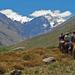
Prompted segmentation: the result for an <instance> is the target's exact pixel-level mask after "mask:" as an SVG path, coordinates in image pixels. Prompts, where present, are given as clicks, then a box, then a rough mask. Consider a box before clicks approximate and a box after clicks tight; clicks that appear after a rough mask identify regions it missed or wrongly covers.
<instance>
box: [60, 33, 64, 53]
mask: <svg viewBox="0 0 75 75" xmlns="http://www.w3.org/2000/svg"><path fill="white" fill-rule="evenodd" d="M64 36H65V35H64V34H63V33H61V35H60V36H59V48H60V50H61V51H62V52H64V51H63V50H64Z"/></svg>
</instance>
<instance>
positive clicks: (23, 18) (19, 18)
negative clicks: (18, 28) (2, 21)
mask: <svg viewBox="0 0 75 75" xmlns="http://www.w3.org/2000/svg"><path fill="white" fill-rule="evenodd" d="M0 13H3V14H5V15H6V16H7V17H8V18H10V19H12V20H16V21H20V22H21V23H23V22H28V21H31V20H32V19H31V18H28V17H27V16H22V15H19V14H18V13H16V12H14V11H12V10H11V9H6V10H0Z"/></svg>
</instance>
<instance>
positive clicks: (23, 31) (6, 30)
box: [0, 9, 71, 45]
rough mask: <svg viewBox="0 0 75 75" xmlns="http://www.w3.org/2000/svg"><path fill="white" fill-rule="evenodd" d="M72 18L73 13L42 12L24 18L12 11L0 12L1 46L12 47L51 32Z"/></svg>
mask: <svg viewBox="0 0 75 75" xmlns="http://www.w3.org/2000/svg"><path fill="white" fill-rule="evenodd" d="M70 16H71V12H69V11H65V12H62V13H61V12H60V11H51V10H40V11H35V12H33V13H32V14H30V15H28V17H27V16H22V15H19V14H17V13H16V12H13V11H12V10H10V9H7V10H0V38H1V39H0V44H3V45H10V44H14V43H16V42H20V41H21V40H24V39H27V38H31V37H34V36H37V35H40V34H44V33H47V32H49V31H51V30H52V29H53V28H54V27H56V26H58V25H59V24H61V23H63V22H64V21H66V20H67V18H69V17H70Z"/></svg>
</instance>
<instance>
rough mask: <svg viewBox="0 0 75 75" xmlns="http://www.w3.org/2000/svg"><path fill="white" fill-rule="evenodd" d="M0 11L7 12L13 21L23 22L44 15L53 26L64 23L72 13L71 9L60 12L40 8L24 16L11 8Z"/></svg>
mask: <svg viewBox="0 0 75 75" xmlns="http://www.w3.org/2000/svg"><path fill="white" fill-rule="evenodd" d="M0 13H2V14H5V15H6V16H7V17H8V18H10V19H11V20H13V21H19V22H21V23H25V22H30V21H31V20H32V19H34V18H35V17H40V16H44V17H45V18H47V19H48V21H49V22H50V25H51V26H52V27H55V26H57V25H59V24H61V23H63V22H64V21H66V19H67V18H68V17H69V16H71V14H72V13H71V12H70V11H65V12H60V11H59V10H54V11H51V10H38V11H34V12H33V13H31V14H29V15H28V16H22V15H19V14H18V13H16V12H14V11H13V10H11V9H6V10H0ZM31 17H32V18H31Z"/></svg>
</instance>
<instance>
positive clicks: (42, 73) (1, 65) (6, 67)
mask: <svg viewBox="0 0 75 75" xmlns="http://www.w3.org/2000/svg"><path fill="white" fill-rule="evenodd" d="M37 57H38V58H37ZM47 57H54V58H55V59H56V61H55V62H54V63H53V62H52V63H49V64H45V63H44V62H43V61H42V60H43V59H44V58H47ZM14 69H20V70H21V71H22V75H75V60H74V59H73V57H71V56H70V55H68V54H62V53H61V52H60V50H59V49H58V48H54V49H50V48H34V49H29V50H23V51H22V50H19V51H12V52H7V53H0V72H4V73H5V74H3V75H10V73H11V71H12V70H14Z"/></svg>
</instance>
